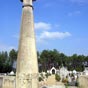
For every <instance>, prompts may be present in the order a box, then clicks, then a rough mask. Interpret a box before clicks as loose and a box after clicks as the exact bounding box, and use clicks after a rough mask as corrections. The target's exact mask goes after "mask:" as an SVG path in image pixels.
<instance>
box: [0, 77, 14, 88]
mask: <svg viewBox="0 0 88 88" xmlns="http://www.w3.org/2000/svg"><path fill="white" fill-rule="evenodd" d="M0 88H15V76H0Z"/></svg>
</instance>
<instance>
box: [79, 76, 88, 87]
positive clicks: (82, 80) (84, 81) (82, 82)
mask: <svg viewBox="0 0 88 88" xmlns="http://www.w3.org/2000/svg"><path fill="white" fill-rule="evenodd" d="M79 87H80V88H88V76H80V77H79Z"/></svg>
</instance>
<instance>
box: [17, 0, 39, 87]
mask: <svg viewBox="0 0 88 88" xmlns="http://www.w3.org/2000/svg"><path fill="white" fill-rule="evenodd" d="M21 1H22V3H23V8H22V11H23V12H22V23H21V32H20V41H19V49H18V58H17V73H16V88H38V62H37V55H36V43H35V33H34V21H33V7H32V1H34V0H21Z"/></svg>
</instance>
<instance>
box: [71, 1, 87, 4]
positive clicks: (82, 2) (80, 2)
mask: <svg viewBox="0 0 88 88" xmlns="http://www.w3.org/2000/svg"><path fill="white" fill-rule="evenodd" d="M70 1H71V2H73V3H79V4H84V3H88V0H70Z"/></svg>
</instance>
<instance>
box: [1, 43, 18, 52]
mask: <svg viewBox="0 0 88 88" xmlns="http://www.w3.org/2000/svg"><path fill="white" fill-rule="evenodd" d="M11 49H15V50H17V48H16V47H14V46H8V45H5V44H3V43H0V51H10V50H11Z"/></svg>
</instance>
